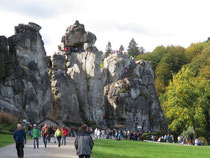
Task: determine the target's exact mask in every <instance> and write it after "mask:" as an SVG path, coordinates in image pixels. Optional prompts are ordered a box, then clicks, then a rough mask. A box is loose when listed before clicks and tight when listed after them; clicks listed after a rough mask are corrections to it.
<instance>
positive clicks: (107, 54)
mask: <svg viewBox="0 0 210 158" xmlns="http://www.w3.org/2000/svg"><path fill="white" fill-rule="evenodd" d="M111 53H112V44H111V42H110V41H108V44H107V46H106V51H105V58H106V57H108V56H109V54H111Z"/></svg>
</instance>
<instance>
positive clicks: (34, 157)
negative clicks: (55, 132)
mask: <svg viewBox="0 0 210 158" xmlns="http://www.w3.org/2000/svg"><path fill="white" fill-rule="evenodd" d="M74 140H75V138H67V145H66V146H61V147H60V148H58V145H57V144H54V143H53V139H51V143H48V144H47V148H44V145H43V142H42V139H39V143H40V146H39V149H34V146H33V141H32V140H30V141H28V142H27V144H26V145H25V148H24V155H25V157H24V158H77V157H78V156H76V150H75V148H74ZM0 158H17V152H16V148H15V144H11V145H8V146H6V147H3V148H0Z"/></svg>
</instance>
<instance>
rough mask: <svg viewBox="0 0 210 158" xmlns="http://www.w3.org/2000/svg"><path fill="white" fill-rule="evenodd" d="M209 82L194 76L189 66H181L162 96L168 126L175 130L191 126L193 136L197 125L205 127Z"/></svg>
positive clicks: (209, 93)
mask: <svg viewBox="0 0 210 158" xmlns="http://www.w3.org/2000/svg"><path fill="white" fill-rule="evenodd" d="M209 97H210V84H209V82H208V81H207V80H205V79H200V78H198V77H196V72H195V71H194V70H193V69H192V68H190V67H183V68H182V69H181V70H180V72H179V73H177V74H176V75H174V77H173V82H170V84H169V86H168V87H167V91H166V93H165V94H164V96H163V97H162V99H161V100H162V107H163V110H164V113H165V117H166V118H167V119H168V120H169V128H170V129H171V130H172V131H176V130H177V129H179V128H180V127H184V128H185V129H187V128H188V127H190V126H191V127H193V131H194V138H195V136H196V130H195V129H196V128H197V127H205V124H206V119H205V111H206V110H205V109H209V104H210V101H209Z"/></svg>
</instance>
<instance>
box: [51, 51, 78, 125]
mask: <svg viewBox="0 0 210 158" xmlns="http://www.w3.org/2000/svg"><path fill="white" fill-rule="evenodd" d="M51 61H52V65H53V69H52V70H50V71H49V76H50V77H51V87H52V106H51V117H52V118H53V119H55V120H60V121H63V122H66V123H78V124H79V123H82V119H81V117H80V111H79V102H78V98H77V93H76V87H75V82H74V81H73V80H72V79H71V78H70V77H69V76H68V75H66V66H65V65H66V63H65V56H64V55H56V54H55V55H53V56H52V57H51Z"/></svg>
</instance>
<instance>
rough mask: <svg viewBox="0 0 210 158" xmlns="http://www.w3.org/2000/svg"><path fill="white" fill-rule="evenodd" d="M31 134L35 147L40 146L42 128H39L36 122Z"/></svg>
mask: <svg viewBox="0 0 210 158" xmlns="http://www.w3.org/2000/svg"><path fill="white" fill-rule="evenodd" d="M31 135H32V137H33V139H34V149H36V146H37V148H39V137H40V130H39V129H38V128H37V126H36V124H34V128H33V130H32V132H31Z"/></svg>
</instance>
